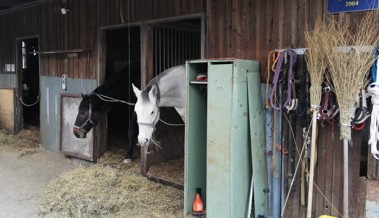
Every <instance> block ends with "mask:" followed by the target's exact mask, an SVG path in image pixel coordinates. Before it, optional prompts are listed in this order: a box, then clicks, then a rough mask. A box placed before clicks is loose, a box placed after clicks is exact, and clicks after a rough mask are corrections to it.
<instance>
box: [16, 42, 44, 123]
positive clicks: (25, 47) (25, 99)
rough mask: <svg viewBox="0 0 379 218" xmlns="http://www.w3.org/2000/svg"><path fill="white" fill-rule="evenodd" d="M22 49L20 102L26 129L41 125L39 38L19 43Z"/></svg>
mask: <svg viewBox="0 0 379 218" xmlns="http://www.w3.org/2000/svg"><path fill="white" fill-rule="evenodd" d="M19 43H20V45H19V46H18V48H20V49H21V51H20V52H19V54H21V56H22V57H21V66H20V67H21V68H20V69H21V72H22V73H21V75H20V76H19V79H20V81H21V83H19V85H21V87H20V92H21V96H20V102H21V105H22V118H23V122H24V123H23V125H24V127H28V126H33V127H39V125H40V106H39V98H40V96H39V93H40V90H39V55H38V38H30V39H23V40H20V41H19Z"/></svg>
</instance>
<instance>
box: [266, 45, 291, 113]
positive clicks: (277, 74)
mask: <svg viewBox="0 0 379 218" xmlns="http://www.w3.org/2000/svg"><path fill="white" fill-rule="evenodd" d="M287 54H288V55H289V59H290V60H289V64H290V65H289V70H288V82H287V99H286V101H285V102H284V105H289V104H291V101H292V83H294V82H295V77H294V74H293V67H294V65H295V63H296V58H297V54H296V52H295V51H294V50H292V49H286V50H283V51H282V52H281V53H280V55H279V58H278V62H277V63H276V67H275V71H274V80H273V82H272V83H273V87H272V91H271V95H270V105H271V107H272V108H273V109H275V110H281V109H282V105H280V104H278V106H277V105H275V102H274V94H275V92H276V90H277V88H278V82H279V77H280V72H281V71H282V65H283V64H284V57H285V56H286V55H287Z"/></svg>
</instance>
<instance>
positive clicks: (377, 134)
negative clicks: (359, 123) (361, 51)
mask: <svg viewBox="0 0 379 218" xmlns="http://www.w3.org/2000/svg"><path fill="white" fill-rule="evenodd" d="M377 52H378V50H377V48H376V49H375V52H374V54H373V56H374V57H373V58H374V59H375V62H374V66H375V67H376V69H375V70H373V71H372V78H373V81H374V82H373V83H371V84H370V85H369V87H368V89H367V90H368V92H369V93H370V94H371V95H372V97H371V103H372V112H371V123H370V139H369V141H368V144H369V145H371V154H372V155H373V156H374V158H375V159H377V160H379V151H378V147H377V142H378V139H379V81H378V80H379V79H378V78H379V77H378V76H377V74H378V69H379V62H378V60H377V58H376V56H377ZM375 63H376V65H375Z"/></svg>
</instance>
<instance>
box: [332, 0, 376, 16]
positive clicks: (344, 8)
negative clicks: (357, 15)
mask: <svg viewBox="0 0 379 218" xmlns="http://www.w3.org/2000/svg"><path fill="white" fill-rule="evenodd" d="M378 2H379V0H355V1H353V0H328V8H327V13H328V14H332V13H341V12H352V11H365V10H374V9H378Z"/></svg>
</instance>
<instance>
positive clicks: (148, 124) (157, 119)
mask: <svg viewBox="0 0 379 218" xmlns="http://www.w3.org/2000/svg"><path fill="white" fill-rule="evenodd" d="M158 114H159V108H158V110H157V116H155V119H154V120H153V122H151V123H145V122H138V120H137V124H138V125H144V126H152V128H154V127H155V125H156V124H157V123H158V121H159V116H158Z"/></svg>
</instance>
